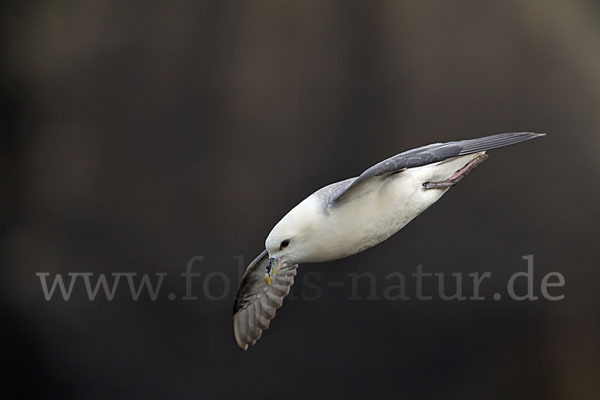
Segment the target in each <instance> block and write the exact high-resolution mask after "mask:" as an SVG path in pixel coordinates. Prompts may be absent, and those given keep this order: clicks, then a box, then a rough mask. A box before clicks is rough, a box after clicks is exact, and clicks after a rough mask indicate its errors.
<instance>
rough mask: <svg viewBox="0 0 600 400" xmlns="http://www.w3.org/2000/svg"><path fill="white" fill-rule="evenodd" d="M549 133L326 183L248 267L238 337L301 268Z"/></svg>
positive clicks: (248, 334) (485, 142)
mask: <svg viewBox="0 0 600 400" xmlns="http://www.w3.org/2000/svg"><path fill="white" fill-rule="evenodd" d="M542 136H545V133H533V132H514V133H501V134H496V135H491V136H485V137H481V138H477V139H466V140H459V141H453V142H446V143H434V144H430V145H427V146H422V147H418V148H416V149H412V150H408V151H405V152H403V153H400V154H397V155H395V156H392V157H390V158H387V159H385V160H383V161H381V162H379V163H377V164H375V165H373V166H372V167H370V168H368V169H367V170H365V171H364V172H363V173H362V174H360V175H359V176H358V177H354V178H349V179H346V180H343V181H340V182H336V183H333V184H330V185H328V186H325V187H323V188H321V189H319V190H317V191H316V192H314V193H313V194H311V195H310V196H308V197H307V198H306V199H304V200H303V201H302V202H300V203H299V204H298V205H297V206H295V207H294V208H293V209H292V210H291V211H289V212H288V213H287V214H286V215H285V216H284V217H283V218H282V219H281V220H280V221H279V222H278V223H277V224H276V225H275V226H274V227H273V229H272V230H271V232H270V233H269V235H268V236H267V238H266V241H265V249H264V250H263V251H262V252H261V253H260V254H259V255H258V257H256V259H254V260H253V261H252V262H251V263H250V264H249V265H248V267H247V269H246V272H245V274H244V276H243V277H242V280H241V283H240V287H239V289H238V292H237V294H236V297H235V300H234V306H233V336H234V339H235V342H236V344H237V346H238V347H239V348H241V349H243V350H247V349H248V346H251V345H254V344H255V343H256V342H257V340H259V339H260V337H261V336H262V333H263V331H264V330H266V329H268V327H269V325H270V322H271V320H272V319H273V318H274V317H275V313H276V311H277V309H278V308H280V307H281V306H282V304H283V299H284V297H285V296H286V295H287V294H288V293H289V291H290V287H291V286H292V285H293V283H294V277H295V276H296V273H297V269H298V265H299V264H303V263H318V262H326V261H332V260H337V259H340V258H344V257H348V256H351V255H353V254H356V253H359V252H361V251H363V250H366V249H368V248H370V247H373V246H375V245H377V244H379V243H381V242H382V241H384V240H386V239H388V238H389V237H390V236H392V235H393V234H395V233H396V232H398V231H399V230H400V229H402V228H403V227H404V226H406V224H408V223H409V222H410V221H411V220H413V219H414V218H415V217H416V216H418V215H419V214H421V213H422V212H423V211H425V210H426V209H427V208H428V207H429V206H431V205H432V204H434V203H435V202H436V201H438V200H439V199H440V198H441V197H442V196H443V195H444V194H445V193H446V192H447V191H448V190H449V189H450V188H451V187H453V186H454V185H456V184H457V183H458V182H460V181H461V180H462V179H463V178H464V177H465V176H466V175H467V174H468V173H469V172H471V171H472V170H474V169H475V168H476V167H477V166H479V165H480V164H481V163H482V162H484V161H485V160H486V159H487V158H488V154H487V151H489V150H493V149H496V148H500V147H505V146H509V145H513V144H517V143H521V142H525V141H528V140H531V139H535V138H538V137H542Z"/></svg>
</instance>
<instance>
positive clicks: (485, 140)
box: [329, 132, 545, 205]
mask: <svg viewBox="0 0 600 400" xmlns="http://www.w3.org/2000/svg"><path fill="white" fill-rule="evenodd" d="M544 135H545V134H544V133H533V132H515V133H501V134H498V135H492V136H486V137H482V138H479V139H467V140H460V141H456V142H448V143H435V144H430V145H427V146H423V147H419V148H416V149H412V150H408V151H405V152H404V153H400V154H397V155H395V156H393V157H390V158H388V159H386V160H383V161H381V162H380V163H378V164H375V165H373V166H372V167H371V168H369V169H367V170H366V171H365V172H363V173H362V174H361V175H360V176H359V177H358V178H352V179H351V180H346V181H343V182H339V184H337V186H335V187H332V188H330V189H329V190H330V192H331V193H330V197H329V204H330V205H334V204H336V203H338V202H340V201H341V200H342V199H343V198H345V197H347V196H348V194H349V193H351V192H353V191H354V190H355V189H356V188H358V187H360V186H361V185H362V184H363V183H365V182H366V181H368V180H370V179H371V178H373V177H377V176H383V175H387V174H391V173H395V172H400V171H402V170H404V169H406V168H415V167H421V166H423V165H427V164H433V163H436V162H440V161H444V160H446V159H448V158H452V157H458V156H464V155H467V154H473V153H479V152H480V151H486V150H492V149H496V148H499V147H504V146H510V145H512V144H516V143H521V142H524V141H526V140H530V139H534V138H536V137H539V136H544ZM342 183H343V184H342Z"/></svg>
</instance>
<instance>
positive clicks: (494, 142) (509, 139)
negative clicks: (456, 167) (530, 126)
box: [455, 132, 546, 156]
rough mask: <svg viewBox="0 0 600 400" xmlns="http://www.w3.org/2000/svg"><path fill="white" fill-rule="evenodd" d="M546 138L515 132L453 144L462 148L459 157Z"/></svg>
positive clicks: (536, 134)
mask: <svg viewBox="0 0 600 400" xmlns="http://www.w3.org/2000/svg"><path fill="white" fill-rule="evenodd" d="M541 136H546V134H545V133H533V132H515V133H501V134H499V135H492V136H486V137H482V138H479V139H468V140H461V141H459V142H455V143H456V144H458V145H460V146H461V147H462V150H461V151H460V155H461V156H462V155H466V154H473V153H479V152H480V151H486V150H492V149H497V148H498V147H504V146H510V145H512V144H517V143H521V142H525V141H526V140H530V139H535V138H537V137H541Z"/></svg>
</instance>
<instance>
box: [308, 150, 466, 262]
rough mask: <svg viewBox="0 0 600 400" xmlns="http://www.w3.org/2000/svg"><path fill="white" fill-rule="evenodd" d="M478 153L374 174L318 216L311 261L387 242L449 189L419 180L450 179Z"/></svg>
mask: <svg viewBox="0 0 600 400" xmlns="http://www.w3.org/2000/svg"><path fill="white" fill-rule="evenodd" d="M476 156H477V154H472V155H467V156H462V157H458V158H454V159H450V160H445V161H443V162H441V163H436V164H430V165H426V166H423V167H417V168H410V169H407V170H405V171H402V172H400V173H397V174H394V175H391V176H389V177H387V178H372V180H371V181H370V182H368V183H365V185H364V187H363V188H361V190H360V191H358V192H357V193H352V196H351V197H350V198H348V199H347V201H345V202H344V203H343V204H340V205H339V206H334V207H332V208H331V209H330V212H329V214H328V215H327V216H325V217H324V218H322V219H321V221H322V226H321V227H320V229H319V231H318V232H315V235H314V236H315V237H314V238H313V240H314V243H315V246H316V247H317V248H318V249H319V251H318V252H317V253H316V254H314V257H312V259H311V260H310V261H312V262H317V261H327V260H333V259H338V258H342V257H346V256H349V255H352V254H356V253H358V252H360V251H362V250H365V249H367V248H369V247H372V246H375V245H376V244H378V243H380V242H382V241H384V240H386V239H387V238H389V237H390V236H392V235H393V234H394V233H396V232H398V231H399V230H400V229H402V228H403V227H404V226H405V225H406V224H408V223H409V222H410V221H411V220H412V219H413V218H415V217H416V216H417V215H419V214H421V213H422V212H423V211H425V210H426V209H427V208H428V207H429V206H431V205H432V204H433V203H435V202H436V201H438V200H439V199H440V198H441V197H442V196H443V194H444V193H445V192H446V191H447V189H430V190H423V183H425V182H436V181H443V180H446V179H448V178H450V177H451V176H452V174H453V173H454V172H456V171H457V170H459V169H460V168H461V167H463V166H464V165H466V164H467V163H468V162H469V161H471V160H472V159H473V158H475V157H476Z"/></svg>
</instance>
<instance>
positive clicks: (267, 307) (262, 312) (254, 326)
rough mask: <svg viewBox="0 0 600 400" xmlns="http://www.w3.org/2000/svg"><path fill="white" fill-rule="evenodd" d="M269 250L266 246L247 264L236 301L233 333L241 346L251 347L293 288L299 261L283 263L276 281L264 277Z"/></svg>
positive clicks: (275, 276) (274, 276) (274, 278)
mask: <svg viewBox="0 0 600 400" xmlns="http://www.w3.org/2000/svg"><path fill="white" fill-rule="evenodd" d="M268 262H269V254H268V253H267V251H266V250H264V251H263V252H262V253H260V254H259V256H258V257H256V259H255V260H254V261H252V262H251V263H250V265H248V268H247V269H246V273H245V274H244V277H243V279H242V283H241V284H240V288H239V289H238V292H237V295H236V298H235V302H234V304H233V337H234V339H235V342H236V343H237V345H238V347H240V348H241V349H243V350H246V349H248V345H253V344H254V343H256V341H257V340H258V339H260V337H261V335H262V332H263V330H265V329H267V328H269V324H270V323H271V320H272V319H273V318H275V312H276V310H277V309H278V308H279V307H281V305H282V304H283V298H284V297H285V296H287V294H288V293H289V292H290V288H291V286H292V285H293V284H294V277H295V276H296V270H297V268H298V264H296V265H292V266H287V267H282V268H281V269H280V270H279V271H277V273H276V274H275V275H273V282H272V283H271V285H267V284H266V283H265V281H264V276H265V273H266V272H267V264H268Z"/></svg>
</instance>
